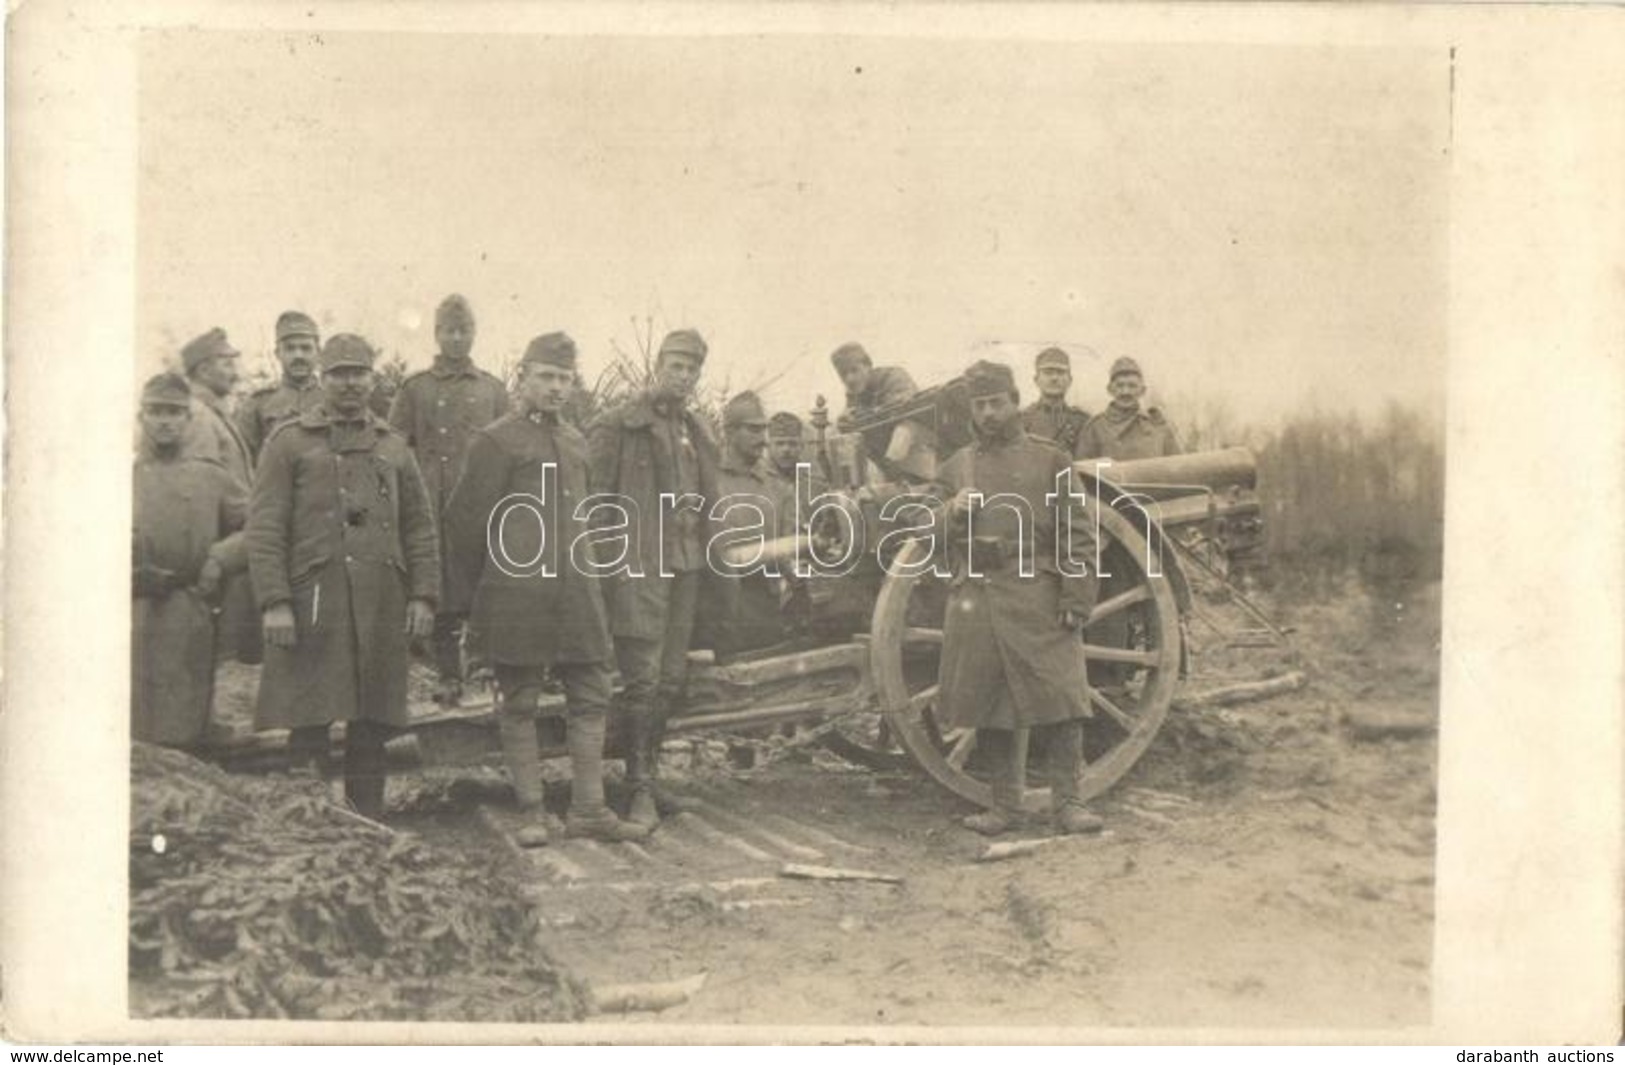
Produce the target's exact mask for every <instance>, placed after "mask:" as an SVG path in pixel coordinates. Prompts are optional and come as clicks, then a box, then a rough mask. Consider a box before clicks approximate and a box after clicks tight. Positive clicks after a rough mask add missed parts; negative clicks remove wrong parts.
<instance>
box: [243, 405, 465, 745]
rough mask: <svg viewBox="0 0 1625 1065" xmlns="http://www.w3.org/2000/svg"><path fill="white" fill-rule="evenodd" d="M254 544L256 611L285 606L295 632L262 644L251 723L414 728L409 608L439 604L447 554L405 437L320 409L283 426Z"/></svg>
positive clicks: (260, 479)
mask: <svg viewBox="0 0 1625 1065" xmlns="http://www.w3.org/2000/svg"><path fill="white" fill-rule="evenodd" d="M247 542H248V565H249V573H250V576H251V577H252V578H253V582H254V594H255V598H256V599H257V600H258V602H259V605H260V608H261V609H262V610H263V609H265V608H266V607H269V606H272V605H274V604H277V603H290V604H291V605H292V607H293V613H294V626H295V633H296V643H295V645H294V646H293V647H291V648H284V647H272V646H267V647H266V648H265V668H264V671H263V673H262V674H261V677H260V693H259V704H258V708H257V710H256V713H255V725H256V727H258V728H261V729H270V728H297V727H301V726H310V725H323V724H328V723H330V722H333V721H348V720H353V719H357V718H359V719H364V720H368V721H374V722H378V723H381V724H386V725H404V724H406V667H407V638H406V632H405V628H406V603H407V600H408V599H424V600H428V601H430V602H433V601H434V600H435V599H436V597H437V595H438V594H439V586H440V558H439V545H438V542H437V537H436V533H435V526H434V516H433V514H431V513H430V510H429V501H428V495H427V493H426V492H425V491H424V488H423V478H422V476H421V475H420V474H419V473H418V468H417V462H416V460H414V459H413V458H412V453H411V451H410V450H409V449H408V448H407V446H406V441H405V439H404V438H402V437H401V436H400V435H399V434H398V433H395V432H394V431H392V430H391V429H390V428H389V426H388V425H386V424H384V423H383V422H382V421H380V420H378V419H377V418H375V417H372V416H371V415H370V414H368V415H366V420H365V421H354V422H338V421H336V420H334V419H333V418H331V417H330V415H329V413H328V411H327V410H326V408H318V409H317V410H315V411H312V412H310V413H308V414H305V415H302V416H301V417H300V418H298V419H297V420H295V421H292V422H288V423H286V424H284V425H283V426H281V427H280V428H278V429H277V430H276V431H275V432H274V433H273V434H272V436H271V438H270V440H268V441H267V442H266V444H265V450H264V452H263V454H261V456H260V466H259V473H258V476H257V477H256V479H255V482H254V492H253V496H252V497H251V501H250V505H249V516H248V529H247Z"/></svg>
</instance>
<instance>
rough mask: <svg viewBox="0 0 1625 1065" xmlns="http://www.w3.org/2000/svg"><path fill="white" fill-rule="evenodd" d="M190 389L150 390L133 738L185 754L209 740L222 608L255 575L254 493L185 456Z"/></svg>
mask: <svg viewBox="0 0 1625 1065" xmlns="http://www.w3.org/2000/svg"><path fill="white" fill-rule="evenodd" d="M192 399H193V397H192V392H191V388H190V387H189V386H188V385H187V382H186V379H185V378H183V377H181V376H179V375H178V374H172V373H166V374H159V375H158V376H157V377H154V378H152V379H151V380H150V381H148V382H147V383H146V385H145V386H144V387H143V388H142V390H141V413H140V423H141V432H142V441H141V446H140V448H139V450H138V452H137V455H136V460H135V471H134V504H135V511H134V521H133V524H132V530H133V533H134V536H133V541H134V543H133V548H134V553H133V554H134V557H133V568H132V576H133V582H132V583H133V592H134V603H133V604H132V606H131V641H130V643H131V646H130V666H131V673H132V677H131V684H130V734H131V736H132V737H133V738H134V739H137V740H142V741H145V742H149V743H162V744H169V745H175V746H185V745H188V744H193V743H197V742H198V741H200V740H201V739H202V738H203V735H204V729H205V727H206V725H207V724H208V718H209V704H210V701H211V699H212V697H213V693H214V664H215V618H214V613H213V602H214V600H215V599H216V598H217V596H218V594H219V591H220V588H221V586H222V584H223V582H224V581H225V580H226V579H227V578H228V577H230V576H231V575H233V574H235V573H241V572H242V571H243V568H244V567H245V566H246V565H247V558H246V556H245V554H244V550H243V536H242V533H241V532H240V531H239V530H240V529H241V527H242V524H243V519H244V515H245V512H246V510H247V506H248V494H247V489H246V488H245V487H244V486H243V484H242V482H241V481H239V480H238V479H237V478H236V477H234V476H232V475H231V473H229V472H228V471H227V470H226V468H225V467H224V466H222V465H221V464H220V463H219V462H218V461H216V460H215V459H214V458H212V457H209V456H207V455H199V454H193V453H189V452H187V451H186V450H185V448H184V447H183V446H182V444H183V440H184V438H185V436H186V434H187V431H188V426H189V425H190V423H191V420H192V418H193V417H194V415H193V413H192V410H191V405H192Z"/></svg>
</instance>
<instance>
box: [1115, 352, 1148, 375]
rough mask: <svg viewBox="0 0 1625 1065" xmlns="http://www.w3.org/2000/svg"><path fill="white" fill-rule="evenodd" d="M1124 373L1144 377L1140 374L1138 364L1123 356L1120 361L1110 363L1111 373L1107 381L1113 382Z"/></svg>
mask: <svg viewBox="0 0 1625 1065" xmlns="http://www.w3.org/2000/svg"><path fill="white" fill-rule="evenodd" d="M1126 373H1131V374H1135V375H1137V376H1139V377H1144V376H1145V375H1144V374H1142V373H1140V364H1139V363H1137V362H1135V361H1134V360H1133V359H1131V358H1129V357H1128V356H1127V355H1124V356H1123V357H1122V358H1121V359H1118V360H1117V361H1116V362H1114V363H1112V372H1111V376H1110V377H1109V378H1108V380H1112V381H1115V380H1117V378H1118V377H1120V376H1121V375H1123V374H1126Z"/></svg>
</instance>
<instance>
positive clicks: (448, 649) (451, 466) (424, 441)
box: [389, 293, 508, 706]
mask: <svg viewBox="0 0 1625 1065" xmlns="http://www.w3.org/2000/svg"><path fill="white" fill-rule="evenodd" d="M474 334H475V326H474V311H473V310H472V309H471V308H470V307H469V305H468V300H466V299H464V298H463V297H462V296H459V295H457V294H455V293H453V294H452V295H450V296H447V297H446V298H445V299H443V300H441V301H440V306H439V307H438V308H436V309H435V312H434V337H435V343H436V344H437V345H438V346H439V349H440V350H439V351H438V352H437V353H436V354H435V357H434V362H433V364H432V365H430V367H429V368H428V369H427V370H420V371H419V372H417V373H415V374H412V375H411V376H410V377H408V378H407V379H406V380H405V381H403V382H401V390H400V391H399V392H398V393H396V395H395V401H394V404H393V405H392V406H391V407H390V411H389V423H390V424H391V425H393V426H394V427H395V428H396V430H397V431H399V432H400V433H402V434H404V435H405V436H406V440H407V443H408V444H410V445H411V447H412V451H413V453H414V454H415V455H416V456H417V460H418V468H419V469H421V470H422V471H423V480H424V483H425V484H426V485H427V486H428V489H429V503H430V506H431V507H433V509H434V515H435V522H436V523H437V527H438V528H440V529H441V532H442V533H444V526H443V523H444V521H445V516H446V509H445V508H446V500H447V499H449V498H450V497H451V490H452V486H453V485H455V484H456V483H457V475H458V473H460V472H461V470H462V465H463V454H464V453H465V452H466V451H467V450H468V441H469V438H470V436H472V435H473V433H474V430H476V429H479V428H482V427H484V426H487V425H490V424H491V423H492V422H494V421H496V420H497V419H498V418H500V417H502V415H503V414H505V413H507V410H508V388H507V386H506V385H505V384H503V383H502V381H501V379H500V378H498V377H496V376H495V375H493V374H489V373H486V372H485V371H484V370H482V369H480V368H479V367H478V366H476V365H474V360H473V357H472V355H471V352H472V351H473V349H474ZM442 542H444V536H442ZM449 572H450V571H449V569H448V570H447V571H446V573H447V574H449ZM446 593H447V594H445V595H443V596H442V597H441V610H440V613H439V614H438V615H437V616H436V617H435V621H434V641H433V646H434V662H435V670H436V672H437V673H438V674H439V676H440V687H439V690H438V691H437V693H436V695H435V698H436V700H437V701H438V702H440V703H441V704H442V705H444V706H456V705H457V704H458V702H460V701H461V699H462V694H463V663H462V655H461V653H460V650H459V640H460V638H461V629H462V622H463V618H462V617H461V616H460V615H459V614H458V613H457V612H456V610H454V609H447V606H448V605H449V604H451V603H454V602H461V601H466V600H467V598H468V594H467V592H466V590H464V591H461V592H452V591H451V590H449V589H447V590H446Z"/></svg>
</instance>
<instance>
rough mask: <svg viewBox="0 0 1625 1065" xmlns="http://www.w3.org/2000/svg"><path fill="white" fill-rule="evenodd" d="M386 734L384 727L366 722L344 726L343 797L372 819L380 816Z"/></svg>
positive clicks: (384, 770)
mask: <svg viewBox="0 0 1625 1065" xmlns="http://www.w3.org/2000/svg"><path fill="white" fill-rule="evenodd" d="M388 735H389V730H388V729H387V728H386V727H384V726H381V725H375V724H373V723H372V722H370V721H351V722H349V723H347V724H346V725H345V727H344V797H345V798H346V799H348V800H349V802H350V805H351V806H353V807H355V812H356V813H358V814H360V815H361V816H362V817H366V818H370V819H372V820H374V821H381V820H383V816H384V787H385V784H386V783H387V779H388V778H387V773H388V763H387V758H388V756H387V755H386V754H385V752H384V742H385V740H386V739H387V738H388Z"/></svg>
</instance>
